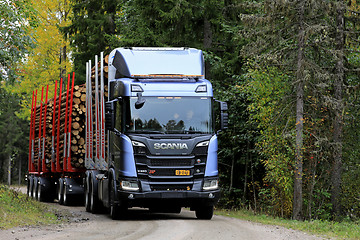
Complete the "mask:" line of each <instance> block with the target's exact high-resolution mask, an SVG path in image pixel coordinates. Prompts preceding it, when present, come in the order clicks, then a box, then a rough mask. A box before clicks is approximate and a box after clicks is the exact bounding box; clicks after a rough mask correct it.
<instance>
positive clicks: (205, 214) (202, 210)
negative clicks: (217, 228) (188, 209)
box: [195, 206, 214, 220]
mask: <svg viewBox="0 0 360 240" xmlns="http://www.w3.org/2000/svg"><path fill="white" fill-rule="evenodd" d="M213 214H214V206H202V207H199V208H197V209H196V210H195V215H196V217H197V218H198V219H204V220H210V219H211V218H212V216H213Z"/></svg>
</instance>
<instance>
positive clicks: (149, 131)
mask: <svg viewBox="0 0 360 240" xmlns="http://www.w3.org/2000/svg"><path fill="white" fill-rule="evenodd" d="M133 133H149V134H152V133H157V134H165V133H164V132H161V131H156V130H135V131H134V132H133Z"/></svg>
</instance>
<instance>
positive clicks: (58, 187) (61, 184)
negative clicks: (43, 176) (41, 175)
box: [56, 178, 64, 205]
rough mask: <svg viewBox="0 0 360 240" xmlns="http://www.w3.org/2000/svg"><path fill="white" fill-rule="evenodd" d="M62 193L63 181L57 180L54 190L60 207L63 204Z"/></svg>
mask: <svg viewBox="0 0 360 240" xmlns="http://www.w3.org/2000/svg"><path fill="white" fill-rule="evenodd" d="M63 192H64V180H63V179H62V178H59V181H58V185H57V188H56V193H57V200H58V202H59V204H60V205H63V203H64V199H63Z"/></svg>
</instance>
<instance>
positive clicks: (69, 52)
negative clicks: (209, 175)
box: [0, 0, 360, 221]
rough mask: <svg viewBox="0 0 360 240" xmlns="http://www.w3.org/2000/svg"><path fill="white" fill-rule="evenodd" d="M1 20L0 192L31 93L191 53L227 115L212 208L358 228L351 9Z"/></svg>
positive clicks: (167, 9) (314, 6)
mask: <svg viewBox="0 0 360 240" xmlns="http://www.w3.org/2000/svg"><path fill="white" fill-rule="evenodd" d="M0 16H1V17H0V23H1V24H0V82H1V84H0V135H1V136H2V137H1V139H0V182H3V183H7V184H17V183H24V176H25V174H26V169H27V159H28V141H29V140H28V139H29V117H30V107H31V99H32V92H33V91H34V90H36V89H39V88H41V87H42V86H46V85H48V84H49V85H50V87H51V86H53V85H54V83H55V81H56V80H58V79H60V78H61V77H64V76H66V75H67V74H68V73H70V72H73V71H74V72H75V75H76V76H77V77H76V81H77V82H76V84H82V83H84V81H85V62H86V61H87V60H88V59H91V58H92V57H93V56H94V55H96V54H99V53H100V52H101V51H104V52H105V53H106V54H107V53H109V52H110V51H111V50H112V49H114V48H117V47H134V46H148V47H154V46H156V47H168V46H171V47H193V48H198V49H201V50H203V52H204V56H205V61H206V78H207V79H209V80H210V81H211V82H212V84H213V86H214V95H215V97H216V99H218V100H221V101H227V102H228V105H229V129H228V130H227V131H223V132H220V133H219V145H220V146H219V172H220V182H221V187H222V198H221V200H220V202H219V204H218V206H217V207H218V208H225V209H243V208H245V209H249V210H251V211H253V212H255V213H264V214H269V215H272V216H279V217H283V218H292V219H296V220H313V219H321V220H336V221H341V220H344V219H349V220H354V221H357V220H359V219H360V188H359V187H358V186H359V185H358V184H360V121H359V120H358V118H360V102H359V101H360V99H359V97H360V1H358V0H86V1H83V0H0ZM64 84H66V82H65V81H64Z"/></svg>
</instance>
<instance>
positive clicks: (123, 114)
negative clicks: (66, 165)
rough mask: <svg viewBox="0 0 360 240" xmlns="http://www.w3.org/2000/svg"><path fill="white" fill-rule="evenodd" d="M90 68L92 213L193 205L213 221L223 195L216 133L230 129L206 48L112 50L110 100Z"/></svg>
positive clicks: (115, 214) (88, 197)
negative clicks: (210, 76) (211, 76)
mask: <svg viewBox="0 0 360 240" xmlns="http://www.w3.org/2000/svg"><path fill="white" fill-rule="evenodd" d="M95 62H97V59H95ZM100 62H102V61H100ZM87 65H88V67H87V69H88V70H87V72H88V73H87V89H89V91H88V92H87V97H88V99H87V106H86V109H92V111H93V112H90V111H88V112H89V113H87V114H86V116H87V118H88V119H87V121H86V123H87V124H86V125H87V136H86V147H87V156H86V158H85V166H86V168H87V171H86V173H85V177H84V190H85V207H86V209H87V210H88V211H91V212H96V211H97V210H98V209H100V208H101V207H106V208H109V209H110V215H111V217H112V218H114V219H117V218H121V217H123V216H125V215H126V214H127V210H128V208H131V207H143V208H149V209H150V210H151V211H154V212H172V213H179V212H180V211H181V208H182V207H189V208H190V210H192V211H195V213H196V216H197V218H199V219H211V218H212V216H213V209H214V204H216V203H217V201H218V200H219V197H220V190H219V175H218V158H217V151H218V139H217V135H216V132H217V131H219V130H222V129H226V128H227V112H226V111H227V104H226V103H225V102H219V101H216V100H215V99H214V98H213V89H212V85H211V83H210V82H209V81H208V80H206V79H205V78H204V77H205V76H204V73H205V71H204V57H203V53H202V51H201V50H197V49H193V48H117V49H115V50H113V51H112V52H111V53H110V55H109V59H108V69H107V72H108V83H107V84H108V89H109V90H108V99H107V100H106V101H103V100H104V99H103V98H104V97H103V85H104V84H103V82H102V80H101V79H102V77H101V78H100V79H99V80H98V79H97V77H96V79H95V81H94V79H91V77H90V76H91V73H90V72H91V62H89V63H88V64H87ZM95 67H97V65H95ZM99 67H100V68H103V66H102V64H101V66H99ZM97 71H98V70H96V71H95V72H97ZM100 72H101V73H102V72H103V71H102V70H100ZM92 84H95V96H93V94H92V93H94V90H93V91H92V92H91V90H90V89H94V87H93V86H92ZM98 89H99V90H98ZM94 103H95V104H94ZM93 105H95V106H93ZM214 109H219V111H217V112H216V113H215V111H214ZM93 116H95V117H94V118H93ZM94 119H95V120H94ZM216 119H219V120H218V121H216ZM92 121H94V122H92ZM215 122H218V123H219V124H218V125H219V127H218V129H215V125H216V124H215ZM93 126H94V127H93ZM91 127H93V128H92V129H91ZM104 131H106V134H105V135H104V134H102V133H104ZM88 133H89V134H88ZM92 133H94V134H92ZM95 135H96V136H95ZM94 145H96V146H94ZM90 148H91V149H95V150H93V151H92V150H91V149H90Z"/></svg>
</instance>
